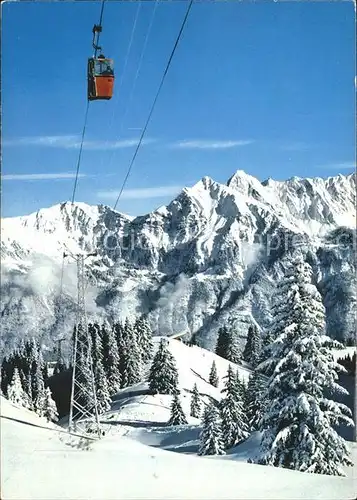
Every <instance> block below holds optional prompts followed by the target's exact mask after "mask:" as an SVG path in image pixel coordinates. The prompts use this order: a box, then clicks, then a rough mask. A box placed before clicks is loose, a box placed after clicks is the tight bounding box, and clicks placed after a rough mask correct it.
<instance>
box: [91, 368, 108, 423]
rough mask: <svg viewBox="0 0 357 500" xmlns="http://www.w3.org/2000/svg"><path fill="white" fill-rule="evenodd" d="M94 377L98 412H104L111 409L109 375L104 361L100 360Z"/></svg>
mask: <svg viewBox="0 0 357 500" xmlns="http://www.w3.org/2000/svg"><path fill="white" fill-rule="evenodd" d="M94 379H95V388H96V397H97V404H98V413H99V414H102V413H105V412H106V411H108V410H110V403H111V398H110V394H109V387H108V382H107V377H106V376H105V371H104V368H103V365H102V363H101V362H100V361H99V360H98V361H97V364H96V367H95V369H94Z"/></svg>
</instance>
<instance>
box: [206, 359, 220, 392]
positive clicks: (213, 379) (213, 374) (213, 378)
mask: <svg viewBox="0 0 357 500" xmlns="http://www.w3.org/2000/svg"><path fill="white" fill-rule="evenodd" d="M208 381H209V383H210V384H211V385H213V387H218V384H219V378H218V374H217V366H216V362H215V361H214V360H213V361H212V365H211V371H210V373H209V377H208Z"/></svg>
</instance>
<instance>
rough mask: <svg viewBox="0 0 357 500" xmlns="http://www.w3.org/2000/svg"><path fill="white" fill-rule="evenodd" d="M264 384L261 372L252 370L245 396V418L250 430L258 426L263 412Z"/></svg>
mask: <svg viewBox="0 0 357 500" xmlns="http://www.w3.org/2000/svg"><path fill="white" fill-rule="evenodd" d="M265 385H266V381H265V380H264V378H263V376H262V374H261V373H260V372H259V371H257V370H253V372H252V374H251V376H250V377H249V381H248V386H247V396H246V410H247V419H248V423H249V429H250V431H255V430H257V429H258V428H259V422H260V419H261V417H262V415H263V413H264V398H265Z"/></svg>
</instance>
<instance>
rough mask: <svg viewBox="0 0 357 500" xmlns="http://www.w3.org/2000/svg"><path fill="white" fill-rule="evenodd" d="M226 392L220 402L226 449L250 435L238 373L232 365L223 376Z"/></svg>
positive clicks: (224, 390)
mask: <svg viewBox="0 0 357 500" xmlns="http://www.w3.org/2000/svg"><path fill="white" fill-rule="evenodd" d="M223 380H224V381H225V382H224V388H223V389H222V393H223V394H225V396H224V398H222V399H221V402H220V412H221V419H222V439H223V442H224V446H225V448H226V449H228V448H232V447H233V446H235V445H237V444H239V443H240V442H241V441H243V440H244V439H246V438H247V437H248V435H249V432H248V423H247V418H246V415H245V413H244V409H243V401H242V396H241V394H240V392H239V388H238V387H237V383H236V375H235V374H234V372H233V370H232V367H231V365H229V367H228V371H227V375H226V376H225V377H223Z"/></svg>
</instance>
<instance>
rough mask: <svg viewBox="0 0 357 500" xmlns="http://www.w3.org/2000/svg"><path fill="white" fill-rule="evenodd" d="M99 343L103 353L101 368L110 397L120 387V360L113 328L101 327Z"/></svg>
mask: <svg viewBox="0 0 357 500" xmlns="http://www.w3.org/2000/svg"><path fill="white" fill-rule="evenodd" d="M101 341H102V351H103V357H102V360H103V368H104V372H105V374H106V377H107V381H108V388H109V393H110V395H112V394H115V393H116V392H117V391H118V390H119V389H120V387H121V383H120V382H121V380H120V379H121V376H120V371H119V367H120V365H119V364H120V359H119V352H118V345H117V342H116V338H115V334H114V331H113V328H112V327H111V326H110V325H109V324H103V325H102V327H101Z"/></svg>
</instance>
